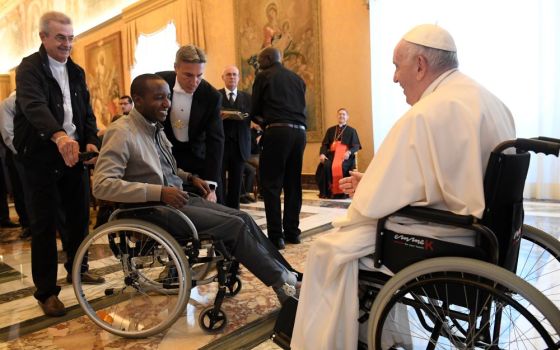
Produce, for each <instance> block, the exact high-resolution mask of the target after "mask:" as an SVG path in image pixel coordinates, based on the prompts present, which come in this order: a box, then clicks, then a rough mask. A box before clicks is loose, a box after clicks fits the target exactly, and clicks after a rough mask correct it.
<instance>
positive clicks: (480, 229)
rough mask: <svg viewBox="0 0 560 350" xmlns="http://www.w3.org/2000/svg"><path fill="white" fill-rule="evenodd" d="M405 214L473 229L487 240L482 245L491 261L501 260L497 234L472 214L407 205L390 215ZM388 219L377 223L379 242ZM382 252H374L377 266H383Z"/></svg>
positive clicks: (422, 219) (412, 217) (416, 218)
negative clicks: (381, 261)
mask: <svg viewBox="0 0 560 350" xmlns="http://www.w3.org/2000/svg"><path fill="white" fill-rule="evenodd" d="M395 215H396V216H404V217H408V218H411V219H415V220H421V221H428V222H433V223H436V224H442V225H449V226H456V227H464V228H467V229H470V230H473V231H475V232H476V233H477V235H478V237H480V238H482V239H483V240H485V241H486V242H487V243H488V244H487V245H481V246H482V247H483V249H484V250H485V251H486V252H487V253H488V256H489V259H490V262H492V263H494V264H497V263H498V261H499V249H498V247H499V243H498V237H497V236H496V234H495V233H494V232H493V231H492V230H491V229H490V228H489V227H487V226H485V225H482V224H481V223H479V220H478V218H477V217H475V216H472V215H459V214H454V213H452V212H449V211H445V210H439V209H434V208H426V207H412V206H407V207H404V208H402V209H400V210H399V211H397V212H395V213H394V214H391V215H390V216H395ZM387 219H388V216H387V217H384V218H382V219H380V220H379V222H378V225H377V242H381V240H382V238H381V232H382V230H383V229H384V226H385V221H386V220H387ZM380 256H381V253H380V252H379V251H378V250H376V251H375V253H374V257H375V258H374V264H375V267H379V266H381V264H380Z"/></svg>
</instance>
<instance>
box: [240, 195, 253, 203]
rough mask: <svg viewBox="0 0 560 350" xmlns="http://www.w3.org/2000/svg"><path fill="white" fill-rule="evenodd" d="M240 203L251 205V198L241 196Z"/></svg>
mask: <svg viewBox="0 0 560 350" xmlns="http://www.w3.org/2000/svg"><path fill="white" fill-rule="evenodd" d="M239 203H242V204H249V203H251V201H250V200H249V198H247V196H241V197H239Z"/></svg>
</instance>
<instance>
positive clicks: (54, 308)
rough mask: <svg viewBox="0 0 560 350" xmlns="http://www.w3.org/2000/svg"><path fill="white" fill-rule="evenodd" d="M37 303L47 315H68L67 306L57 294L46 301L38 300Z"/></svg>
mask: <svg viewBox="0 0 560 350" xmlns="http://www.w3.org/2000/svg"><path fill="white" fill-rule="evenodd" d="M37 303H39V306H40V307H41V309H42V310H43V312H44V313H45V315H47V316H51V317H60V316H64V315H66V308H65V307H64V304H63V303H62V302H61V301H60V299H58V297H57V296H56V295H51V296H50V297H48V298H47V300H45V302H44V303H42V302H40V301H39V300H37Z"/></svg>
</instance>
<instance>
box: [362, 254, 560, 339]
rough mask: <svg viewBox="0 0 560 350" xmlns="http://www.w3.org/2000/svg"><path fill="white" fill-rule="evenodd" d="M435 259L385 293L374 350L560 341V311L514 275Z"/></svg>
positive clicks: (375, 309) (377, 312)
mask: <svg viewBox="0 0 560 350" xmlns="http://www.w3.org/2000/svg"><path fill="white" fill-rule="evenodd" d="M430 260H433V262H430V261H425V262H421V263H417V264H414V265H418V266H419V270H418V272H416V271H415V270H414V269H411V268H407V269H405V270H403V271H404V273H403V274H401V273H399V274H397V275H395V277H393V278H392V279H391V280H390V281H389V282H388V283H387V285H386V286H385V287H383V288H382V289H381V290H380V292H379V294H378V296H377V299H376V300H375V302H374V305H373V306H372V308H371V313H370V319H369V321H370V324H369V332H370V333H369V339H368V340H369V346H370V349H388V348H390V347H391V346H393V347H394V348H402V349H547V348H554V347H555V344H557V342H558V341H560V336H559V332H558V330H559V328H560V325H559V324H558V323H559V322H558V318H559V317H558V310H557V309H554V307H553V305H552V304H551V303H550V301H549V300H548V299H547V298H546V297H544V296H543V295H542V294H540V293H539V292H538V291H537V290H535V289H534V288H533V287H531V286H530V285H528V284H527V283H525V282H523V281H522V280H520V279H519V278H518V277H516V276H515V275H513V274H512V273H510V272H508V271H506V270H504V269H501V268H498V267H496V266H493V265H490V264H485V263H482V262H477V261H474V260H471V259H464V258H458V260H459V261H458V262H457V263H456V264H452V263H451V261H452V260H449V259H447V258H438V259H430ZM442 261H443V262H442ZM471 261H472V262H474V263H473V265H472V266H466V267H465V266H463V265H462V264H468V263H470V262H471ZM479 263H481V264H482V265H481V264H479ZM431 264H434V265H431ZM483 269H489V271H482V270H483ZM401 272H402V271H401ZM491 277H492V278H493V279H494V281H491V280H490V278H491ZM514 284H515V287H514ZM511 289H515V292H514V293H512V292H509V291H510V290H511ZM550 320H551V321H550Z"/></svg>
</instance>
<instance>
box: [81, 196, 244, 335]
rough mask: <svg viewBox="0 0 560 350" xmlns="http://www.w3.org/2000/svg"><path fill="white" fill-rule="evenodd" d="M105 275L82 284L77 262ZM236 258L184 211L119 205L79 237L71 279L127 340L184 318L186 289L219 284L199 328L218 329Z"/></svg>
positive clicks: (236, 283) (236, 282)
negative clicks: (202, 232) (105, 219)
mask: <svg viewBox="0 0 560 350" xmlns="http://www.w3.org/2000/svg"><path fill="white" fill-rule="evenodd" d="M88 260H89V264H90V270H93V271H94V272H96V273H98V274H101V275H103V276H104V277H105V282H104V283H103V284H100V285H83V284H82V281H81V274H80V267H81V266H82V264H86V263H88ZM238 267H239V265H238V262H237V261H236V260H235V259H234V258H233V257H232V256H230V255H229V254H228V253H227V250H226V249H225V247H224V245H223V243H222V242H221V241H213V240H212V239H211V237H205V236H204V235H199V234H198V232H197V230H196V227H195V226H194V224H193V223H192V221H191V220H190V219H189V218H188V217H187V216H186V215H185V214H184V213H182V212H181V211H179V210H177V209H175V208H172V207H169V206H166V205H163V204H158V203H155V204H151V203H148V204H141V205H128V206H121V207H120V208H119V209H117V210H115V211H114V212H113V213H112V214H111V216H110V218H109V221H108V222H107V223H105V224H103V225H101V226H100V227H98V228H97V229H96V230H95V231H93V232H92V233H91V234H90V235H89V236H88V237H86V238H85V239H84V241H83V242H82V244H81V246H80V248H79V249H78V252H77V253H76V257H75V259H74V265H73V271H72V280H73V281H74V283H73V287H74V292H75V294H76V297H77V299H78V302H79V304H80V306H81V307H82V309H83V310H84V312H85V313H86V315H87V316H88V317H89V318H90V319H91V320H92V321H93V322H94V323H96V324H97V325H99V326H100V327H101V328H103V329H104V330H106V331H108V332H110V333H113V334H116V335H119V336H122V337H127V338H143V337H149V336H152V335H155V334H158V333H160V332H162V331H164V330H166V329H167V328H168V327H170V326H171V325H172V324H173V323H174V322H175V321H176V320H177V319H178V318H179V317H180V316H182V315H185V312H186V309H187V303H188V302H189V299H190V295H191V289H192V288H194V287H196V286H200V285H204V284H209V283H212V282H217V284H218V291H217V294H216V298H215V301H214V303H213V305H210V306H208V307H206V308H205V309H203V310H202V311H201V313H200V316H199V320H198V321H199V325H200V327H201V328H202V329H203V330H205V331H207V332H210V333H212V332H218V331H220V330H222V329H223V328H224V327H225V326H226V324H227V315H226V314H225V312H224V311H223V310H222V309H221V305H222V302H223V300H224V298H225V297H231V296H234V295H236V294H237V293H238V292H239V291H240V290H241V287H242V285H241V280H240V278H239V276H238Z"/></svg>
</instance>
